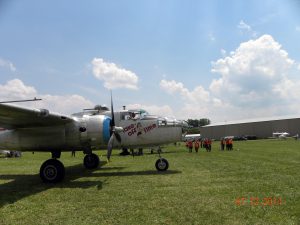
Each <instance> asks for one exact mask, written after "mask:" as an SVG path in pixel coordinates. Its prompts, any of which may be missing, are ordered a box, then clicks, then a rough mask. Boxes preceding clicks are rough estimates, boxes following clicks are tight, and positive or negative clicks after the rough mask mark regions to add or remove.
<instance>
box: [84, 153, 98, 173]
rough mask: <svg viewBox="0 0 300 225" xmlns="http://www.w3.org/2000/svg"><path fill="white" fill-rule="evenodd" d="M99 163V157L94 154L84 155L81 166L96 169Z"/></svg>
mask: <svg viewBox="0 0 300 225" xmlns="http://www.w3.org/2000/svg"><path fill="white" fill-rule="evenodd" d="M99 163H100V160H99V157H98V156H97V155H96V154H94V153H92V154H88V155H86V156H85V157H84V160H83V164H84V166H85V168H87V169H96V168H97V167H98V166H99Z"/></svg>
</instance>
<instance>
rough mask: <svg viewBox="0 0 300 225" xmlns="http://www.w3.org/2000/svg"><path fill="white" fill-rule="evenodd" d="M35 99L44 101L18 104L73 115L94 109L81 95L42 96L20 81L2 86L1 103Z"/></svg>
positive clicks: (0, 92) (0, 88) (14, 80)
mask: <svg viewBox="0 0 300 225" xmlns="http://www.w3.org/2000/svg"><path fill="white" fill-rule="evenodd" d="M34 97H38V98H42V101H37V102H27V103H25V102H24V103H18V104H20V105H24V106H29V107H35V108H46V109H49V110H51V111H54V112H59V113H64V114H71V113H74V112H78V111H82V109H84V108H90V107H93V106H94V104H93V103H92V102H91V101H89V100H87V99H85V98H84V97H82V96H80V95H76V94H74V95H50V94H41V93H39V92H38V91H37V90H36V89H35V88H34V87H32V86H27V85H25V84H24V83H23V81H21V80H19V79H13V80H10V81H7V83H6V84H0V101H7V100H24V99H32V98H34Z"/></svg>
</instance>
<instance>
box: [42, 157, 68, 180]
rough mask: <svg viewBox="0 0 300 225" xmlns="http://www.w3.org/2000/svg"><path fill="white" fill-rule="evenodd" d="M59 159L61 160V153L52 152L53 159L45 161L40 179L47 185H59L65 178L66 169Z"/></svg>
mask: <svg viewBox="0 0 300 225" xmlns="http://www.w3.org/2000/svg"><path fill="white" fill-rule="evenodd" d="M57 158H60V152H52V159H48V160H47V161H45V162H44V163H43V164H42V166H41V168H40V177H41V179H42V181H44V182H45V183H57V182H60V181H62V180H63V179H64V177H65V167H64V165H63V164H62V163H61V162H60V161H59V160H57Z"/></svg>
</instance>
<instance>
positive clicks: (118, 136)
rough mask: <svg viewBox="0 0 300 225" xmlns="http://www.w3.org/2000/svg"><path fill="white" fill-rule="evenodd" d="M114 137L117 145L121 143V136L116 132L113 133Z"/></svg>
mask: <svg viewBox="0 0 300 225" xmlns="http://www.w3.org/2000/svg"><path fill="white" fill-rule="evenodd" d="M114 135H115V136H116V139H117V141H118V142H119V143H121V136H120V134H119V133H117V132H116V133H114Z"/></svg>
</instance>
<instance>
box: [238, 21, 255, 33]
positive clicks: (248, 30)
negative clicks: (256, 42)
mask: <svg viewBox="0 0 300 225" xmlns="http://www.w3.org/2000/svg"><path fill="white" fill-rule="evenodd" d="M237 28H238V29H240V31H242V32H243V33H246V34H250V35H251V36H252V37H257V32H256V31H254V30H253V29H252V27H251V26H250V25H249V24H247V23H245V22H244V21H243V20H241V21H240V23H239V24H238V26H237Z"/></svg>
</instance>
